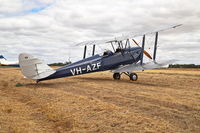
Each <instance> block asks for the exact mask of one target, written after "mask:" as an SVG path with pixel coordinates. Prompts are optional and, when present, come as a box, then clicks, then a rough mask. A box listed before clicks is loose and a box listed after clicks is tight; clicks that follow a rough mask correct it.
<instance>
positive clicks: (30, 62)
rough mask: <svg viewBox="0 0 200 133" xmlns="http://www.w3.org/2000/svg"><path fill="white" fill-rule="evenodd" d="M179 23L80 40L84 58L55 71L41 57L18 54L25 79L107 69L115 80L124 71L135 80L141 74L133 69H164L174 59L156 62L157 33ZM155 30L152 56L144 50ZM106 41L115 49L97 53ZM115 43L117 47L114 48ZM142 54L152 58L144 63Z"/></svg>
mask: <svg viewBox="0 0 200 133" xmlns="http://www.w3.org/2000/svg"><path fill="white" fill-rule="evenodd" d="M178 26H180V25H172V26H168V27H166V28H161V29H158V30H155V31H151V32H146V33H142V34H136V35H135V34H131V33H130V34H127V35H123V36H120V37H115V38H114V39H108V40H96V41H87V42H82V43H79V44H78V45H83V46H85V48H84V56H83V59H82V60H80V61H78V62H75V63H72V64H70V65H66V66H64V67H61V68H58V69H55V70H54V69H52V68H51V67H49V66H48V65H46V64H45V63H44V62H43V61H41V60H39V59H38V58H36V57H34V56H32V55H29V54H26V53H22V54H20V55H19V64H20V68H21V71H22V73H23V74H24V76H25V77H26V78H28V79H33V80H35V81H36V82H39V81H44V80H50V79H56V78H62V77H69V76H75V75H81V74H87V73H92V72H100V71H107V70H111V71H112V72H113V73H114V74H113V78H114V79H116V80H119V79H120V76H121V74H126V75H127V76H128V77H129V78H130V80H132V81H136V80H137V79H138V76H137V74H136V73H133V71H139V70H142V71H143V70H145V69H155V68H161V67H163V66H166V65H167V64H170V63H172V62H173V61H174V60H170V61H164V62H159V63H158V62H156V51H157V42H158V33H159V32H160V31H163V30H167V29H170V28H176V27H178ZM153 33H155V45H154V53H153V58H152V57H151V55H150V54H148V53H147V52H146V51H145V50H144V46H145V36H146V35H148V34H153ZM138 36H142V37H143V39H142V46H141V47H140V46H139V44H138V43H137V42H136V40H135V39H134V38H135V37H138ZM130 41H133V42H134V43H135V44H136V45H137V47H131V45H130ZM107 43H110V44H111V46H112V48H113V51H111V50H107V51H105V52H104V53H103V54H102V55H99V54H96V55H95V46H96V45H99V44H107ZM88 45H93V52H92V53H93V54H92V56H91V57H89V58H85V57H86V49H87V46H88ZM116 45H117V48H115V47H116ZM143 55H146V56H147V57H148V58H149V59H151V60H152V61H151V62H147V63H143Z"/></svg>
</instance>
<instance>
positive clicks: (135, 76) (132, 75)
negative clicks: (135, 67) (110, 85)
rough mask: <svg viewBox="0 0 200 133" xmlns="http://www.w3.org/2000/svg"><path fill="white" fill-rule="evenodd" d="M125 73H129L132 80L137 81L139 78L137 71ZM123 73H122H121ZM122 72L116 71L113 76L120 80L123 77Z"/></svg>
mask: <svg viewBox="0 0 200 133" xmlns="http://www.w3.org/2000/svg"><path fill="white" fill-rule="evenodd" d="M123 73H124V74H125V75H127V76H128V77H129V78H130V80H132V81H137V79H138V75H137V74H136V73H129V72H123ZM121 74H122V73H121ZM121 74H120V73H114V74H113V78H114V79H115V80H120V78H121Z"/></svg>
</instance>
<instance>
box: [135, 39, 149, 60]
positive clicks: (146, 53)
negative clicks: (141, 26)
mask: <svg viewBox="0 0 200 133" xmlns="http://www.w3.org/2000/svg"><path fill="white" fill-rule="evenodd" d="M132 40H133V41H134V43H135V44H136V45H137V46H139V44H138V43H137V42H136V41H135V40H134V39H132ZM139 47H140V46H139ZM144 54H145V55H146V56H147V57H148V58H149V59H153V58H152V57H151V55H150V54H149V53H148V52H147V51H146V50H144Z"/></svg>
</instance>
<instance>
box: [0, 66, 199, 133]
mask: <svg viewBox="0 0 200 133" xmlns="http://www.w3.org/2000/svg"><path fill="white" fill-rule="evenodd" d="M138 75H139V80H138V81H137V82H132V81H129V80H128V77H126V76H123V77H122V80H120V81H114V80H113V79H112V74H111V73H109V72H103V73H94V74H89V75H82V76H76V77H69V78H63V79H56V80H51V81H45V82H41V83H39V84H35V83H34V82H33V81H30V80H27V79H24V78H23V76H22V74H21V72H20V71H19V70H18V69H16V68H0V83H1V85H0V133H7V132H9V133H32V132H33V133H40V132H41V133H42V132H57V133H63V132H73V133H77V132H91V133H92V132H109V133H110V132H113V133H116V132H149V133H150V132H200V70H199V69H167V70H151V71H145V72H138ZM17 83H20V84H22V86H19V87H17V86H16V84H17Z"/></svg>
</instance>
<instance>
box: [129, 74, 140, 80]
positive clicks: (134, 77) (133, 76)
mask: <svg viewBox="0 0 200 133" xmlns="http://www.w3.org/2000/svg"><path fill="white" fill-rule="evenodd" d="M129 77H130V80H132V81H137V79H138V75H137V74H136V73H131V74H130V75H129Z"/></svg>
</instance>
